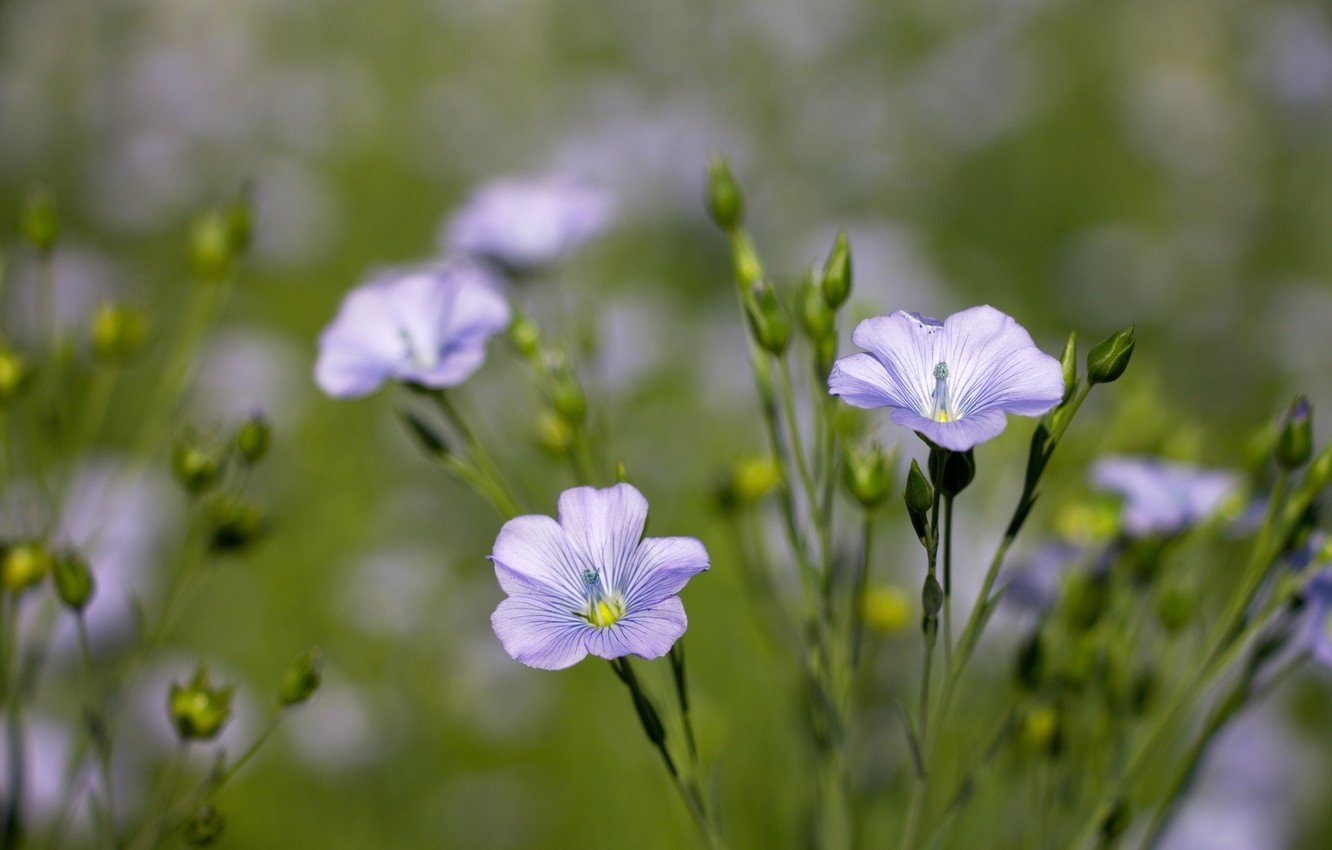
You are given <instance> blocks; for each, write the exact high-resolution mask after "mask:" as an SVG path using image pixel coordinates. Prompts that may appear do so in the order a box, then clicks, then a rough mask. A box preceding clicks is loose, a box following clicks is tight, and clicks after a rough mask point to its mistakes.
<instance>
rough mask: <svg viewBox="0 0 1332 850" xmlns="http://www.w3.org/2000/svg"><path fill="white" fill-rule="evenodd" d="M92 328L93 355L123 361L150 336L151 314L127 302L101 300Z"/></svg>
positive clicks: (99, 358) (103, 359)
mask: <svg viewBox="0 0 1332 850" xmlns="http://www.w3.org/2000/svg"><path fill="white" fill-rule="evenodd" d="M90 330H91V335H92V350H93V356H95V357H96V358H97V359H98V360H101V361H102V362H104V363H117V364H119V363H124V362H126V361H128V360H130V359H131V358H132V357H134V355H136V354H138V353H139V351H140V350H141V349H142V348H143V345H144V343H145V342H146V341H147V340H148V314H147V313H146V312H144V311H143V310H141V309H139V308H138V307H132V306H130V305H128V304H111V303H104V304H100V305H98V307H97V311H96V312H95V313H93V317H92V323H91V328H90Z"/></svg>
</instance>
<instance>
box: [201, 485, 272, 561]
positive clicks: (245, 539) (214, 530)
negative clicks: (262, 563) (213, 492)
mask: <svg viewBox="0 0 1332 850" xmlns="http://www.w3.org/2000/svg"><path fill="white" fill-rule="evenodd" d="M208 524H209V535H208V548H209V549H210V550H212V551H213V552H219V553H226V552H239V551H241V550H242V549H245V548H247V547H248V546H249V545H250V544H252V543H254V541H256V540H258V539H259V538H260V537H262V536H263V534H264V532H266V531H267V530H268V522H267V520H266V519H265V518H264V514H263V512H262V511H260V510H259V508H257V507H255V506H254V505H251V504H248V503H246V502H242V501H240V500H239V499H236V498H233V497H225V498H221V499H218V500H216V501H214V502H213V503H212V505H210V506H209V510H208Z"/></svg>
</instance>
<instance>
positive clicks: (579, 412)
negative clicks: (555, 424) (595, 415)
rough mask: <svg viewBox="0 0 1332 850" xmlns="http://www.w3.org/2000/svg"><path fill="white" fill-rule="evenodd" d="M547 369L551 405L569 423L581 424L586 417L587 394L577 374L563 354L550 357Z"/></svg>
mask: <svg viewBox="0 0 1332 850" xmlns="http://www.w3.org/2000/svg"><path fill="white" fill-rule="evenodd" d="M548 369H549V371H548V372H547V391H548V392H549V393H550V404H551V406H552V407H554V408H555V412H556V413H558V414H559V415H561V416H563V417H564V418H565V420H566V421H567V422H568V423H569V424H570V425H574V426H578V425H581V424H582V423H583V420H584V419H586V418H587V395H586V394H585V393H584V392H583V386H582V384H580V383H579V382H578V376H577V375H575V374H574V372H573V369H571V368H570V366H569V361H568V360H567V359H565V358H564V356H563V355H559V356H555V357H552V358H551V362H550V365H549V367H548Z"/></svg>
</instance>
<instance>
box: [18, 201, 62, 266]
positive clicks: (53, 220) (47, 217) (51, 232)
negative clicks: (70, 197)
mask: <svg viewBox="0 0 1332 850" xmlns="http://www.w3.org/2000/svg"><path fill="white" fill-rule="evenodd" d="M19 231H20V232H21V233H22V234H23V238H24V239H26V240H28V242H29V243H31V244H32V245H33V247H35V248H37V249H38V250H39V251H42V252H47V251H50V250H51V249H52V248H54V247H55V243H56V239H57V238H59V236H60V219H59V216H57V215H56V207H55V197H54V196H53V195H52V194H51V192H50V191H49V190H48V189H46V188H45V187H43V186H37V187H34V188H33V189H31V190H30V191H29V192H28V194H27V196H25V197H24V199H23V209H22V210H21V211H20V212H19Z"/></svg>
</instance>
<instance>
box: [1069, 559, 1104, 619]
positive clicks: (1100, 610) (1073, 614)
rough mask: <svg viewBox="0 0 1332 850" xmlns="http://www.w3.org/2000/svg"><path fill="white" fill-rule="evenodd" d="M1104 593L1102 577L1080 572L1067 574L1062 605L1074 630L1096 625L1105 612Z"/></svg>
mask: <svg viewBox="0 0 1332 850" xmlns="http://www.w3.org/2000/svg"><path fill="white" fill-rule="evenodd" d="M1106 594H1107V588H1106V582H1105V578H1104V577H1101V576H1092V575H1085V574H1081V573H1075V574H1073V575H1071V576H1069V578H1068V581H1067V584H1066V586H1065V588H1064V605H1065V609H1066V611H1067V614H1068V621H1069V625H1070V626H1071V627H1072V628H1073V630H1074V631H1078V632H1085V631H1087V630H1088V629H1090V628H1091V627H1092V626H1094V625H1096V623H1097V622H1098V621H1099V620H1100V619H1101V615H1102V614H1104V613H1105V602H1106Z"/></svg>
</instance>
